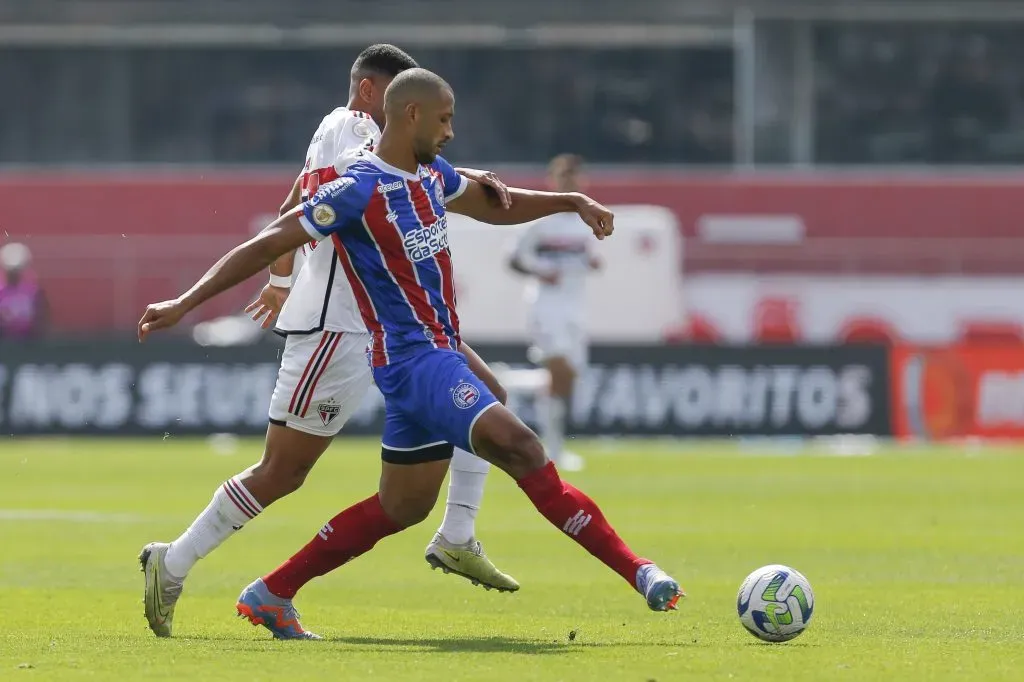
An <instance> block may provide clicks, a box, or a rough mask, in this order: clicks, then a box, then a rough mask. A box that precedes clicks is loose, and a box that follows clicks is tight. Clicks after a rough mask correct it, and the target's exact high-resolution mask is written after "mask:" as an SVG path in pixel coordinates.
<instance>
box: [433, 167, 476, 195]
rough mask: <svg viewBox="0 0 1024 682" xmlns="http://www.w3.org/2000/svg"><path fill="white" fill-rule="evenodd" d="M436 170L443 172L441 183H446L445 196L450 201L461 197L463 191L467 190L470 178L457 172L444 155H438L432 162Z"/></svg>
mask: <svg viewBox="0 0 1024 682" xmlns="http://www.w3.org/2000/svg"><path fill="white" fill-rule="evenodd" d="M430 165H431V166H433V168H434V170H436V171H438V172H439V173H441V183H442V184H443V185H444V198H445V199H447V200H448V201H452V200H453V199H457V198H459V195H461V194H462V193H463V192H465V191H466V187H468V186H469V180H467V179H466V178H465V177H463V176H461V175H459V174H458V173H456V172H455V169H454V168H453V167H452V165H451V164H450V163H448V160H447V159H445V158H444V157H443V156H438V157H437V158H436V159H434V163H432V164H430Z"/></svg>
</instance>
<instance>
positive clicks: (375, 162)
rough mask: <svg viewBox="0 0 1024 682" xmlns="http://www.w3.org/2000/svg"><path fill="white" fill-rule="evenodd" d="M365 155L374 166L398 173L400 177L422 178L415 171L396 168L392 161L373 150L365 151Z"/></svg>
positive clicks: (408, 178) (417, 179)
mask: <svg viewBox="0 0 1024 682" xmlns="http://www.w3.org/2000/svg"><path fill="white" fill-rule="evenodd" d="M363 156H365V157H366V158H367V160H369V162H370V163H372V164H373V165H374V166H377V168H380V169H381V170H382V171H385V172H388V173H390V174H392V175H397V176H398V177H400V178H404V179H406V180H413V181H419V179H420V176H419V175H416V174H415V173H410V172H408V171H404V170H402V169H401V168H395V167H394V166H392V165H391V164H390V163H387V162H385V161H383V160H382V159H381V158H380V157H379V156H377V155H376V154H374V153H373V152H370V151H366V152H363Z"/></svg>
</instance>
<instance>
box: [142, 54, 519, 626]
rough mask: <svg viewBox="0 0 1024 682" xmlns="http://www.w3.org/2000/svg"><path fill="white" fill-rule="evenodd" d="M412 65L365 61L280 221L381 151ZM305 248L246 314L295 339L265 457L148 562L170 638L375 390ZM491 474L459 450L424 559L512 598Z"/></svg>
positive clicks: (158, 617)
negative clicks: (234, 543) (495, 556)
mask: <svg viewBox="0 0 1024 682" xmlns="http://www.w3.org/2000/svg"><path fill="white" fill-rule="evenodd" d="M414 67H416V62H415V61H414V60H413V59H412V57H410V56H409V55H408V54H406V53H405V52H403V51H402V50H400V49H398V48H397V47H394V46H393V45H373V46H370V47H369V48H367V49H366V50H364V51H363V52H362V53H361V54H360V55H359V56H358V57H357V58H356V61H355V63H354V64H353V66H352V71H351V83H350V90H349V103H348V106H346V107H339V108H338V109H335V110H334V111H333V112H331V113H330V114H328V115H327V116H326V117H325V118H324V119H323V121H322V122H321V124H320V126H319V127H318V128H317V130H316V132H315V133H314V135H313V138H312V140H311V142H310V145H309V150H308V152H307V155H306V163H305V167H304V168H303V172H302V173H301V174H300V175H299V177H298V178H297V179H296V181H295V184H294V186H293V187H292V191H291V193H290V194H289V197H288V198H287V199H286V200H285V203H284V204H283V205H282V206H281V210H280V214H281V215H285V214H286V213H288V212H289V211H291V210H292V209H293V208H295V207H296V206H298V205H299V204H300V203H301V202H302V201H303V200H305V199H307V198H309V197H311V196H312V195H314V194H315V193H316V190H317V188H318V187H319V186H320V185H321V184H325V183H327V182H330V181H331V180H335V179H337V178H338V177H339V176H340V174H342V173H344V172H345V170H346V168H347V167H348V165H349V164H350V163H351V161H352V160H353V158H354V157H355V156H356V155H357V154H359V153H360V152H361V151H362V150H364V149H372V148H373V145H374V144H375V143H376V142H377V140H379V138H380V127H381V126H383V124H384V91H385V89H386V88H387V86H388V84H390V82H391V80H392V79H393V78H394V77H395V76H396V75H398V73H400V72H402V71H405V70H407V69H410V68H414ZM459 172H460V173H461V174H463V175H466V176H467V177H470V178H472V179H474V180H476V181H478V182H481V183H483V184H486V185H489V186H490V187H492V189H494V190H495V191H496V192H497V194H498V196H499V197H500V198H501V200H502V202H503V204H504V205H505V206H506V207H507V206H508V191H507V188H506V187H505V186H504V185H503V184H502V183H501V182H500V181H499V180H498V179H497V178H496V177H495V176H494V175H493V174H492V173H489V172H485V171H474V170H469V169H460V171H459ZM300 251H302V252H304V258H303V259H302V260H304V261H305V262H304V264H302V265H301V267H299V268H297V270H298V275H297V277H295V281H294V284H293V283H292V276H291V275H292V270H293V268H294V267H295V265H297V264H298V262H297V261H296V260H295V258H294V256H295V252H291V253H288V254H286V255H284V256H282V257H281V258H280V259H278V260H277V261H276V262H275V263H274V264H273V266H272V267H271V281H270V284H268V285H267V286H266V287H265V288H264V290H263V292H262V293H261V294H260V297H259V298H258V299H257V301H255V302H254V303H253V304H252V305H250V306H249V308H248V309H247V311H248V312H250V313H252V314H253V319H255V320H257V321H261V322H262V324H263V326H264V327H265V328H266V327H269V326H270V325H271V324H272V323H273V322H274V320H275V318H276V321H277V324H276V327H275V331H277V332H278V333H280V334H282V335H284V336H286V338H287V340H286V343H285V348H284V352H283V354H282V356H281V369H280V371H279V373H278V378H277V385H276V387H275V388H274V394H273V397H272V398H271V404H270V425H269V427H268V429H267V439H266V446H265V449H264V452H263V457H262V459H261V461H260V462H259V463H257V464H255V465H253V466H251V467H249V468H248V469H246V470H245V471H243V472H241V473H240V474H238V475H237V476H234V477H232V478H230V479H228V480H227V481H225V482H224V483H223V484H222V485H221V486H220V487H219V488H218V489H217V491H216V492H215V493H214V496H213V500H212V501H211V502H210V504H209V506H207V507H206V509H205V510H203V512H202V513H201V514H200V515H199V516H198V517H197V518H196V519H195V521H193V522H192V524H191V525H190V526H189V527H188V529H187V530H186V531H185V532H184V533H182V535H181V536H180V537H178V539H176V540H174V541H173V542H171V543H150V544H148V545H146V546H145V547H144V548H143V550H142V553H141V554H140V556H139V560H140V563H141V564H142V570H143V572H144V573H145V578H146V590H145V600H144V603H145V612H146V618H147V620H148V621H149V626H150V629H152V630H153V632H154V633H155V634H156V635H157V636H159V637H169V636H170V635H171V628H172V624H173V617H174V609H175V605H176V603H177V601H178V598H179V596H180V594H181V590H182V585H183V583H184V579H185V577H186V576H187V575H188V572H189V571H190V570H191V569H192V567H193V566H194V565H195V564H196V563H197V562H198V561H199V559H201V558H203V557H205V556H206V555H207V554H209V553H210V552H212V551H213V550H214V549H216V548H217V547H218V546H220V545H221V543H223V542H224V541H225V540H227V538H228V537H230V536H231V535H233V534H234V533H236V532H237V531H239V530H241V528H242V527H243V526H244V525H245V524H246V523H247V522H248V521H250V520H251V519H253V518H255V517H256V516H257V515H258V514H260V513H261V512H262V511H263V510H264V509H265V508H266V507H267V505H269V504H271V503H272V502H274V501H276V500H279V499H280V498H282V497H284V496H286V495H288V494H290V493H292V492H294V491H295V490H297V489H298V488H299V487H300V486H301V485H302V483H303V481H304V480H305V477H306V474H308V473H309V471H310V469H312V467H313V465H314V464H316V461H317V460H318V459H319V458H320V455H322V454H323V453H324V451H325V450H326V449H327V447H328V446H329V445H330V444H331V441H332V439H333V438H334V436H336V435H337V434H338V432H339V431H340V430H341V427H342V426H343V425H344V424H345V422H346V421H347V420H348V419H349V417H351V415H352V414H353V412H354V411H355V410H356V409H357V408H358V407H359V404H360V403H361V402H362V400H363V397H364V396H365V394H366V391H367V389H368V388H369V387H370V384H371V381H372V380H371V375H370V368H369V365H368V363H367V360H366V349H367V344H368V341H369V339H370V335H369V334H368V333H367V331H366V326H365V323H364V322H363V319H362V317H361V315H360V313H359V310H358V307H357V305H356V302H355V299H354V297H353V294H352V291H351V289H350V287H349V284H348V281H347V280H346V278H345V276H344V274H343V273H342V268H341V267H340V266H339V265H338V257H337V255H336V252H335V250H334V248H332V247H331V245H330V244H327V245H325V246H322V247H319V248H318V247H317V246H316V244H315V243H310V244H307V245H306V246H304V247H303V248H302V249H300ZM289 291H290V293H289ZM278 313H279V314H278ZM459 350H460V351H461V352H462V353H464V354H465V355H466V356H467V358H468V359H469V363H470V365H471V366H472V367H473V371H474V372H476V373H477V375H478V376H480V377H481V379H482V380H484V381H485V382H487V384H488V387H489V388H490V389H491V390H492V391H493V392H494V393H495V394H496V395H497V396H499V398H502V396H504V390H503V389H502V387H501V386H500V384H499V383H498V381H497V379H496V378H495V377H494V375H493V373H491V372H490V370H489V369H488V368H487V366H486V364H484V362H483V361H482V360H481V359H480V358H479V356H477V355H476V353H474V352H473V350H472V349H471V348H469V346H467V345H465V344H462V345H461V346H460V349H459ZM502 402H504V400H503V399H502ZM489 468H490V464H488V463H487V462H485V461H483V460H482V459H479V458H477V457H476V456H474V455H472V454H470V453H468V452H466V451H464V450H459V449H456V451H455V456H454V458H453V459H452V463H451V479H450V483H449V488H448V503H447V507H446V510H445V516H444V521H443V522H442V524H441V527H440V528H439V529H438V532H437V533H436V534H435V535H434V538H433V539H432V540H431V542H430V543H429V544H428V546H427V549H426V559H427V561H428V562H429V563H430V565H431V566H432V567H434V568H441V569H442V570H443V571H444V572H445V573H455V574H457V575H460V576H462V577H465V578H467V579H469V580H471V581H472V582H473V583H474V584H481V585H483V586H484V587H486V588H488V589H491V588H494V589H498V590H500V591H508V592H512V591H515V590H518V589H519V584H518V583H517V582H516V581H515V580H514V579H513V578H511V577H510V576H508V575H505V574H504V573H502V572H501V571H499V570H498V569H497V568H496V567H495V566H494V565H493V564H492V563H491V562H490V560H489V559H488V558H487V556H486V555H485V554H484V553H483V550H482V548H481V546H480V543H479V541H477V540H476V539H475V537H474V536H475V517H476V513H477V510H478V509H479V507H480V501H481V499H482V497H483V487H484V479H485V477H486V475H487V472H488V470H489Z"/></svg>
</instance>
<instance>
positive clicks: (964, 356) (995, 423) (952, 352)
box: [890, 344, 1024, 440]
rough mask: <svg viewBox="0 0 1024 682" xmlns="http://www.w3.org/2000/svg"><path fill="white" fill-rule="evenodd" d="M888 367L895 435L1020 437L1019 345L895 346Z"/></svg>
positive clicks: (1022, 350) (1023, 420)
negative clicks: (890, 376)
mask: <svg viewBox="0 0 1024 682" xmlns="http://www.w3.org/2000/svg"><path fill="white" fill-rule="evenodd" d="M890 366H891V372H892V381H891V383H892V392H893V399H892V406H893V413H894V414H893V420H892V424H893V430H894V434H895V435H896V436H899V437H904V438H925V439H929V440H943V439H948V438H962V437H979V438H1008V439H1021V438H1024V345H1021V344H1007V345H991V346H984V345H977V346H952V347H947V348H897V349H894V350H893V353H892V358H891V362H890Z"/></svg>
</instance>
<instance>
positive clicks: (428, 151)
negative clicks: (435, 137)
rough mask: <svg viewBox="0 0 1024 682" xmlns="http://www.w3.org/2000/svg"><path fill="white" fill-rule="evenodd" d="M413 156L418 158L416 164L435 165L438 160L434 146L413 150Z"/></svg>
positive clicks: (424, 146)
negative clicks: (435, 160)
mask: <svg viewBox="0 0 1024 682" xmlns="http://www.w3.org/2000/svg"><path fill="white" fill-rule="evenodd" d="M413 154H414V155H415V156H416V163H419V164H422V165H427V164H431V163H434V159H436V158H437V153H436V152H435V151H434V145H433V144H430V145H423V146H419V147H417V148H416V149H414V150H413Z"/></svg>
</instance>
